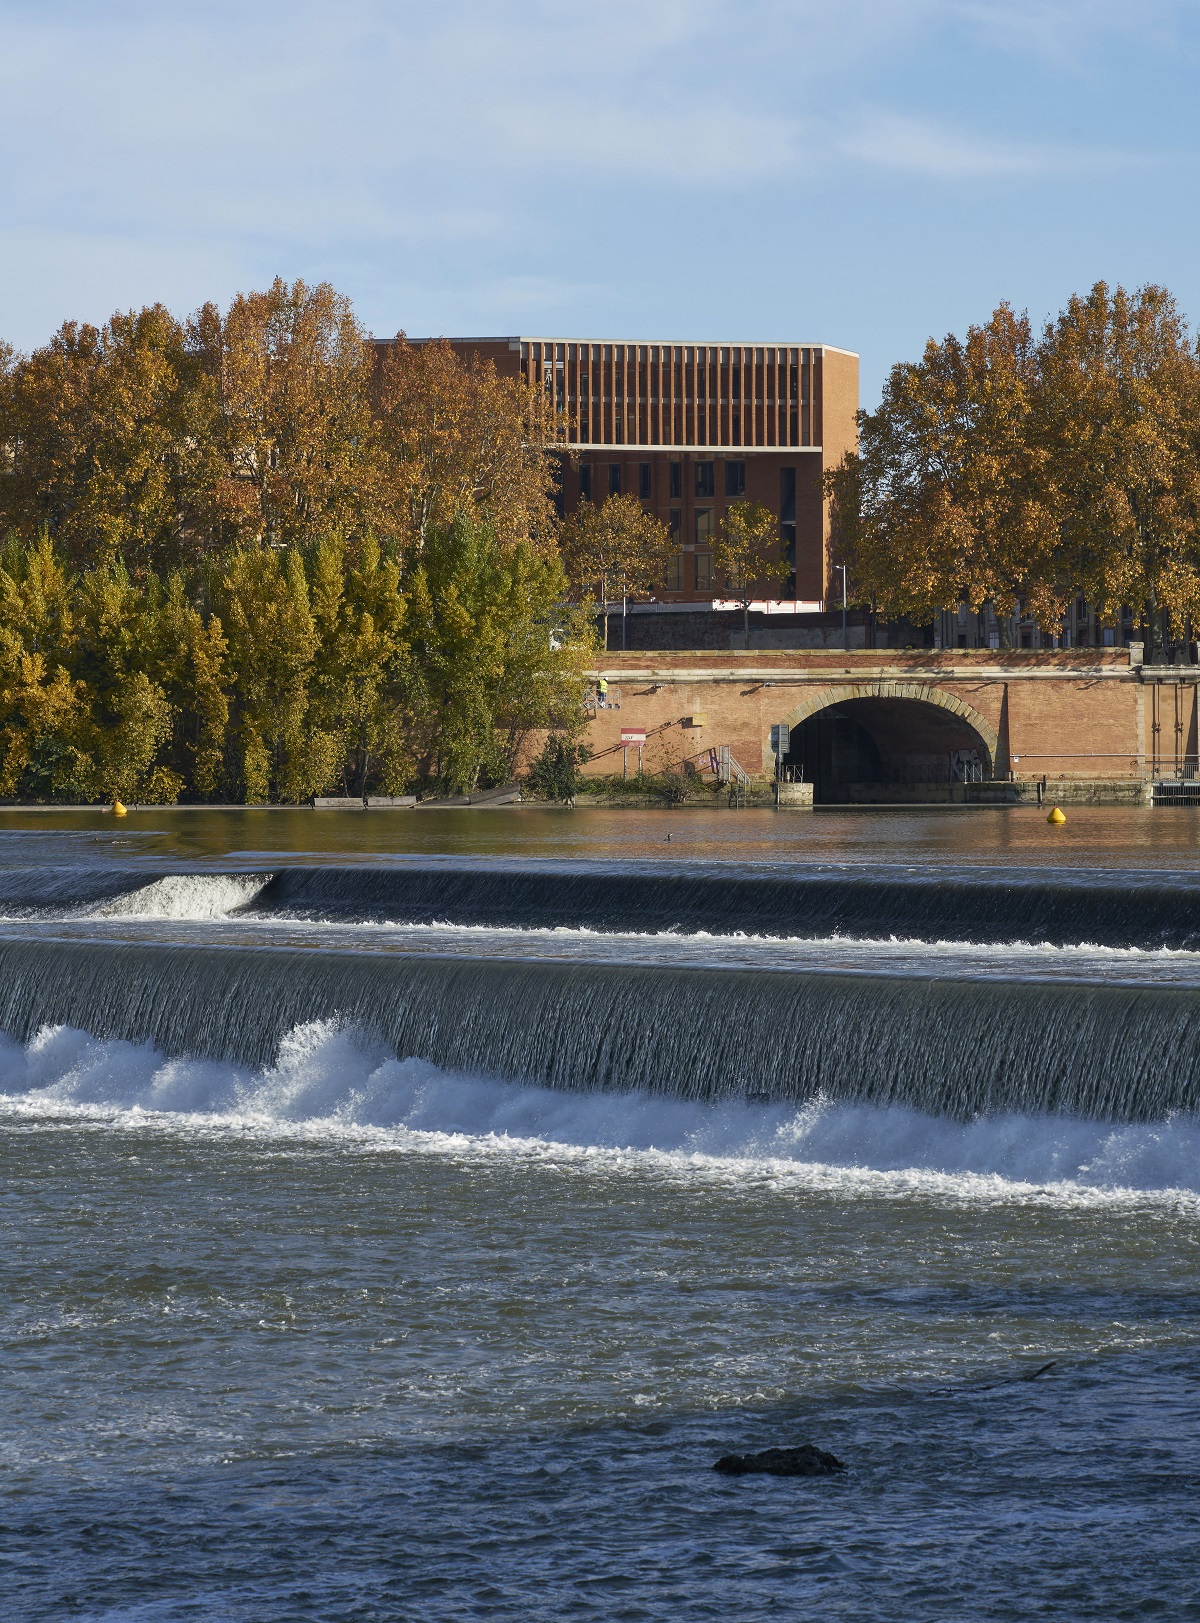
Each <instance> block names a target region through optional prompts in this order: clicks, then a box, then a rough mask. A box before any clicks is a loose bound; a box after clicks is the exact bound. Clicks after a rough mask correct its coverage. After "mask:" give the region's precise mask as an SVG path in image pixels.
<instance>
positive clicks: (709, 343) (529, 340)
mask: <svg viewBox="0 0 1200 1623" xmlns="http://www.w3.org/2000/svg"><path fill="white" fill-rule="evenodd" d="M437 336H438V337H440V338H443V339H444V340H445V342H446V343H447V344H508V345H509V346H510V347H511V346H513V345H520V344H596V345H599V344H625V345H626V346H629V345H638V344H646V345H650V344H655V345H661V346H663V347H665V348H671V349H674V348H678V349H831V350H833V352H834V353H835V354H836V355H850V356H852V357H853V358H854V360H858V359H859V352H858V351H857V350H856V349H843V348H842V347H841V345H839V344H817V343H814V342H813V341H812V340H811V339H806V340H797V339H794V338H792V339H788V340H787V341H786V342H785V341H784V340H783V339H780V338H756V339H753V340H751V339H744V338H703V339H701V338H563V337H559V336H555V335H549V334H546V333H537V334H533V335H527V334H523V333H501V334H494V335H491V336H486V337H480V336H478V335H476V334H470V335H467V336H452V335H450V334H448V333H439V334H438V335H437ZM433 341H434V340H433V338H432V337H431V336H430V337H425V338H410V339H409V343H410V344H428V343H432V342H433ZM376 342H377V343H391V342H392V340H391V339H390V338H381V339H377V340H376Z"/></svg>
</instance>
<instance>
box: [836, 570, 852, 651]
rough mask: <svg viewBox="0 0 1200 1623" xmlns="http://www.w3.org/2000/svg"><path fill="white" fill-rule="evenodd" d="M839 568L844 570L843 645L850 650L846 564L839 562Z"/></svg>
mask: <svg viewBox="0 0 1200 1623" xmlns="http://www.w3.org/2000/svg"><path fill="white" fill-rule="evenodd" d="M838 568H839V569H840V570H841V572H842V647H843V648H845V649H847V650H849V647H850V633H849V631H847V629H846V566H845V564H839V565H838Z"/></svg>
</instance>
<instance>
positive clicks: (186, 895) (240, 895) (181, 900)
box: [85, 873, 271, 919]
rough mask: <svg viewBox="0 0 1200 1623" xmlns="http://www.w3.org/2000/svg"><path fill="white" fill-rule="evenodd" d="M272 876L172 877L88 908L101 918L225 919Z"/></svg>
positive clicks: (202, 875)
mask: <svg viewBox="0 0 1200 1623" xmlns="http://www.w3.org/2000/svg"><path fill="white" fill-rule="evenodd" d="M270 877H271V876H270V874H229V873H213V874H207V873H191V874H168V875H167V876H166V877H164V878H162V879H156V880H154V881H153V883H151V884H149V885H143V886H142V887H141V888H140V889H139V890H134V891H130V892H129V894H128V895H126V896H118V897H115V898H113V899H112V900H109V901H106V902H100V903H98V904H97V905H96V906H95V907H90V908H88V909H87V911H86V914H85V917H87V918H98V919H113V918H133V919H223V918H226V917H227V916H228V915H229V914H230V913H234V912H236V911H237V909H238V908H240V907H245V906H246V904H247V903H248V902H252V901H253V900H254V898H255V897H256V896H257V895H258V893H259V891H261V890H262V889H263V887H264V886H265V885H266V884H267V882H268V881H269V880H270Z"/></svg>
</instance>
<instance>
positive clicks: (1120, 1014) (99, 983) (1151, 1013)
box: [0, 937, 1200, 1121]
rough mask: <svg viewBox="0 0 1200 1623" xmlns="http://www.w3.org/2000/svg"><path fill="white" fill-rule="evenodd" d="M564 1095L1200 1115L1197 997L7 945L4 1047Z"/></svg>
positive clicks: (369, 957) (0, 954)
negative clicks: (642, 1092)
mask: <svg viewBox="0 0 1200 1623" xmlns="http://www.w3.org/2000/svg"><path fill="white" fill-rule="evenodd" d="M317 1020H321V1021H336V1022H341V1023H343V1024H345V1025H348V1026H351V1027H353V1028H356V1029H358V1030H361V1031H362V1032H363V1034H364V1036H365V1037H366V1038H369V1039H372V1040H374V1041H376V1042H378V1043H382V1044H383V1045H385V1046H386V1047H387V1048H388V1049H389V1050H390V1051H391V1052H393V1053H394V1054H395V1055H397V1056H398V1057H402V1058H407V1057H418V1058H422V1059H426V1060H429V1061H431V1062H433V1063H434V1064H437V1065H439V1066H442V1067H444V1068H447V1069H451V1070H456V1071H463V1072H468V1073H476V1074H484V1075H490V1076H493V1077H501V1078H505V1079H509V1080H513V1081H529V1082H535V1083H541V1084H545V1085H549V1086H552V1087H558V1088H567V1089H581V1090H599V1089H608V1090H612V1089H616V1090H622V1091H624V1090H631V1089H639V1088H640V1089H646V1090H649V1091H651V1092H657V1093H661V1094H669V1095H674V1096H678V1097H682V1098H692V1099H720V1098H736V1097H744V1096H746V1095H747V1094H752V1095H756V1096H766V1097H769V1098H777V1099H784V1100H796V1101H801V1100H805V1099H809V1098H812V1097H814V1096H816V1095H823V1096H825V1097H828V1098H833V1099H841V1100H854V1101H862V1102H869V1103H872V1104H877V1105H883V1104H903V1105H907V1106H910V1107H912V1108H914V1109H917V1110H921V1111H925V1112H927V1113H931V1114H937V1115H943V1116H949V1117H954V1118H958V1119H966V1118H970V1117H972V1116H975V1115H978V1114H980V1113H997V1112H1002V1111H1022V1112H1029V1113H1037V1112H1045V1113H1062V1112H1067V1113H1074V1114H1076V1115H1080V1116H1086V1117H1093V1118H1100V1119H1106V1120H1116V1121H1150V1120H1157V1119H1161V1118H1162V1117H1164V1116H1167V1115H1169V1114H1170V1113H1171V1112H1173V1111H1191V1110H1194V1109H1195V1108H1196V1106H1197V1103H1198V1094H1200V1064H1198V1061H1200V989H1192V988H1178V987H1175V988H1168V987H1161V988H1160V987H1134V986H1123V985H1120V984H1086V985H1085V984H1078V983H1072V982H1056V983H1054V984H1036V983H1032V982H1024V981H995V980H983V979H977V980H972V979H963V980H946V979H936V980H935V979H919V978H915V977H914V978H906V977H900V976H891V977H889V976H883V975H855V974H849V973H845V972H839V973H823V972H819V971H812V972H808V971H806V972H804V973H792V972H788V973H784V972H769V971H768V972H757V971H748V970H721V969H692V968H650V967H647V966H645V965H630V966H623V965H616V964H579V963H555V962H533V961H513V960H490V961H488V960H483V961H473V960H463V959H449V958H436V957H424V958H421V957H411V956H406V957H404V958H390V957H388V956H386V955H382V954H370V953H352V952H351V953H345V952H329V951H324V950H317V949H311V950H309V949H287V948H274V949H267V950H263V949H261V948H259V949H254V950H249V949H245V948H240V947H223V946H208V945H206V946H190V945H188V946H180V945H161V944H154V945H144V944H136V945H117V944H115V943H112V942H107V941H98V942H77V941H63V940H23V939H18V938H13V937H8V938H0V1028H2V1029H4V1030H5V1031H7V1032H8V1033H9V1034H10V1035H11V1036H13V1037H15V1038H18V1039H20V1040H23V1041H28V1040H29V1039H30V1038H31V1037H32V1036H33V1035H34V1034H35V1033H36V1032H37V1031H38V1030H39V1029H40V1028H41V1027H42V1026H43V1025H47V1024H50V1025H56V1024H63V1025H70V1026H74V1027H78V1028H81V1029H83V1030H85V1031H87V1032H90V1033H91V1034H93V1035H94V1036H96V1037H99V1038H106V1039H107V1038H123V1039H126V1040H129V1041H132V1042H151V1043H153V1044H154V1045H155V1046H156V1047H158V1048H159V1049H160V1050H161V1051H163V1052H164V1053H166V1054H168V1055H176V1056H182V1055H187V1056H193V1057H207V1058H212V1059H223V1060H231V1061H235V1062H240V1063H243V1064H246V1065H249V1066H255V1067H262V1066H265V1065H268V1064H270V1062H271V1061H272V1059H273V1058H274V1056H275V1054H276V1051H277V1048H278V1045H279V1042H280V1040H281V1039H282V1038H283V1037H284V1036H285V1035H286V1034H287V1033H288V1032H289V1031H291V1030H293V1029H294V1028H295V1027H297V1026H299V1025H302V1024H304V1023H306V1022H309V1021H317Z"/></svg>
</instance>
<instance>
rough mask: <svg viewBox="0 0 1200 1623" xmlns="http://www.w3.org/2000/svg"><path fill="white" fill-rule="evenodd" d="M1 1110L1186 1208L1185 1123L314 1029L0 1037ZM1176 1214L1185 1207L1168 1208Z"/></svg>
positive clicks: (56, 1031)
mask: <svg viewBox="0 0 1200 1623" xmlns="http://www.w3.org/2000/svg"><path fill="white" fill-rule="evenodd" d="M0 1096H2V1103H0V1110H2V1111H5V1112H7V1113H8V1114H9V1115H10V1116H11V1117H14V1118H16V1117H20V1116H22V1115H26V1116H28V1115H39V1116H41V1115H46V1114H49V1115H53V1116H57V1117H58V1118H59V1119H61V1120H62V1121H64V1122H69V1121H71V1120H73V1119H74V1120H78V1121H80V1122H81V1123H82V1122H86V1121H88V1120H92V1121H94V1122H99V1121H104V1122H107V1123H109V1124H110V1125H113V1126H116V1127H125V1128H136V1129H139V1130H144V1129H145V1128H146V1127H147V1126H148V1125H151V1124H153V1125H155V1126H157V1127H158V1128H160V1129H161V1130H163V1131H168V1132H173V1133H183V1134H185V1135H186V1134H189V1133H196V1132H200V1133H212V1132H214V1131H219V1130H228V1131H233V1132H237V1133H250V1134H260V1135H261V1134H263V1133H266V1134H272V1133H274V1134H280V1135H283V1136H287V1135H289V1134H295V1133H297V1132H299V1133H300V1134H302V1135H303V1136H304V1137H306V1138H309V1139H312V1138H313V1137H316V1138H323V1139H327V1140H328V1141H329V1142H330V1144H331V1145H335V1144H336V1143H338V1142H339V1141H340V1142H353V1143H355V1144H362V1143H364V1142H366V1143H370V1144H372V1145H374V1146H375V1147H377V1148H379V1149H381V1150H382V1149H386V1150H395V1151H402V1150H404V1149H405V1148H411V1147H413V1146H414V1145H419V1146H420V1148H421V1149H423V1150H426V1151H428V1150H431V1149H437V1150H440V1151H442V1152H445V1153H449V1154H453V1155H456V1156H461V1157H467V1158H471V1157H486V1156H494V1155H497V1154H500V1155H506V1154H507V1155H536V1154H544V1153H547V1152H551V1151H565V1152H568V1153H569V1154H571V1155H572V1156H573V1157H574V1158H576V1159H579V1160H581V1162H582V1163H583V1164H586V1163H587V1162H588V1161H589V1160H590V1161H592V1162H593V1163H594V1164H603V1165H604V1166H605V1167H606V1168H609V1169H611V1168H612V1167H613V1166H614V1165H617V1164H619V1163H620V1161H621V1159H622V1158H623V1157H631V1158H633V1159H634V1160H635V1161H636V1162H637V1163H638V1164H640V1165H641V1166H642V1169H643V1170H644V1171H647V1172H648V1171H651V1170H655V1171H657V1172H659V1173H661V1174H665V1175H671V1176H676V1177H682V1178H685V1179H686V1178H689V1177H691V1178H705V1177H712V1176H717V1175H720V1176H723V1177H726V1178H733V1179H735V1180H748V1181H749V1182H751V1183H753V1182H754V1181H756V1180H759V1179H761V1178H763V1177H768V1178H771V1179H772V1180H774V1181H775V1182H776V1183H777V1184H779V1183H781V1182H788V1183H791V1184H793V1185H795V1186H797V1187H799V1186H802V1185H805V1184H808V1185H811V1186H813V1187H828V1186H830V1185H831V1184H832V1183H836V1182H843V1183H849V1182H853V1181H855V1179H857V1180H859V1181H860V1182H865V1181H870V1182H871V1183H872V1184H873V1185H874V1186H875V1187H876V1188H877V1189H878V1190H879V1191H880V1192H881V1193H882V1192H886V1191H887V1190H889V1189H890V1190H891V1191H892V1192H894V1193H895V1194H898V1195H899V1194H904V1193H908V1192H911V1191H912V1190H913V1189H914V1188H915V1187H920V1188H923V1189H924V1190H925V1191H926V1192H927V1193H929V1194H934V1193H938V1192H940V1193H943V1194H949V1195H953V1196H955V1197H958V1198H963V1199H987V1200H993V1199H1004V1198H1011V1199H1018V1200H1027V1199H1029V1198H1031V1197H1037V1198H1040V1199H1044V1200H1049V1201H1067V1202H1077V1201H1080V1200H1089V1199H1091V1200H1094V1199H1097V1198H1102V1197H1104V1196H1106V1195H1107V1196H1112V1195H1130V1194H1132V1193H1133V1192H1134V1191H1138V1192H1142V1193H1145V1194H1157V1195H1160V1196H1163V1197H1166V1198H1170V1199H1172V1200H1173V1201H1175V1200H1176V1199H1177V1197H1182V1196H1187V1195H1191V1196H1196V1197H1198V1200H1197V1203H1196V1204H1197V1211H1198V1213H1200V1122H1197V1121H1196V1120H1194V1119H1193V1118H1190V1117H1184V1118H1179V1119H1177V1120H1169V1121H1164V1122H1159V1123H1155V1124H1152V1125H1148V1124H1132V1123H1126V1124H1120V1125H1109V1124H1099V1123H1091V1122H1084V1121H1079V1120H1077V1119H1072V1118H1064V1117H1057V1118H1056V1117H1029V1116H1021V1115H1015V1114H1010V1115H1000V1116H993V1117H978V1118H976V1119H974V1120H973V1121H970V1122H953V1121H947V1120H945V1119H943V1118H938V1117H934V1116H928V1115H924V1114H921V1113H920V1112H917V1111H913V1110H909V1109H905V1108H903V1107H899V1106H895V1107H892V1108H884V1109H880V1108H877V1107H872V1106H869V1105H857V1106H853V1105H845V1104H839V1103H837V1102H836V1101H832V1100H829V1099H824V1098H820V1097H818V1098H815V1099H812V1100H810V1101H808V1102H807V1103H806V1104H805V1105H803V1106H802V1107H801V1108H800V1109H796V1108H795V1107H794V1106H791V1105H783V1104H780V1103H773V1104H770V1103H755V1104H746V1103H742V1102H738V1101H724V1102H722V1103H718V1104H712V1105H705V1104H701V1103H697V1102H694V1101H688V1100H681V1099H664V1098H662V1097H655V1096H652V1095H648V1094H645V1093H603V1094H595V1093H592V1094H584V1093H573V1092H564V1091H561V1090H557V1089H547V1088H536V1087H526V1086H520V1085H519V1084H512V1083H504V1082H497V1081H494V1080H491V1079H489V1078H485V1077H479V1076H464V1075H460V1074H455V1073H449V1072H445V1071H441V1070H439V1069H438V1068H437V1067H436V1066H432V1065H430V1064H429V1063H428V1062H426V1061H423V1060H417V1059H397V1058H396V1057H395V1056H392V1055H387V1054H384V1053H381V1052H380V1051H378V1050H372V1049H370V1048H369V1047H366V1046H364V1045H363V1044H362V1042H361V1041H360V1040H358V1039H357V1038H356V1034H355V1033H353V1032H350V1031H347V1030H345V1029H339V1028H338V1027H337V1026H336V1025H331V1024H328V1023H323V1022H315V1023H313V1024H310V1025H307V1026H302V1027H299V1028H297V1029H295V1030H293V1031H290V1032H289V1033H288V1034H287V1035H286V1036H285V1038H284V1040H283V1042H282V1043H281V1044H280V1049H279V1054H278V1058H277V1060H276V1062H275V1063H274V1064H273V1065H271V1066H269V1067H267V1068H265V1069H263V1070H260V1071H252V1070H243V1069H239V1068H236V1067H234V1066H230V1065H227V1064H222V1063H219V1062H212V1061H199V1060H188V1059H167V1058H166V1057H164V1056H163V1055H162V1054H161V1053H159V1052H158V1051H157V1050H155V1049H154V1048H153V1047H152V1046H150V1045H149V1044H132V1043H126V1042H113V1041H102V1040H98V1039H96V1038H94V1037H91V1036H89V1035H88V1034H87V1033H86V1032H82V1031H77V1030H74V1029H72V1028H70V1027H64V1026H58V1027H45V1028H43V1029H42V1030H40V1031H39V1032H38V1033H37V1034H36V1036H35V1037H34V1038H33V1039H32V1040H31V1041H30V1042H29V1043H28V1044H27V1045H25V1046H21V1045H19V1044H17V1043H14V1042H12V1041H11V1040H9V1039H0ZM1185 1204H1191V1203H1190V1202H1185Z"/></svg>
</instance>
